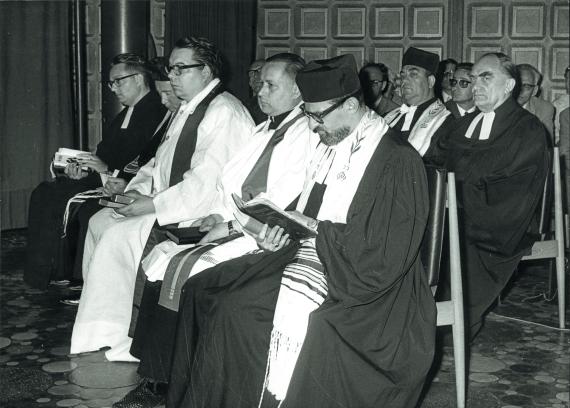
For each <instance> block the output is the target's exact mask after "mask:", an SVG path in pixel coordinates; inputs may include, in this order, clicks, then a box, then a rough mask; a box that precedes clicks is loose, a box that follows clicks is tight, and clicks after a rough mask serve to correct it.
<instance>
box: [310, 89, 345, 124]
mask: <svg viewBox="0 0 570 408" xmlns="http://www.w3.org/2000/svg"><path fill="white" fill-rule="evenodd" d="M351 96H352V95H349V96H347V97H346V98H343V99H341V100H340V101H338V102H337V103H335V104H332V105H331V106H329V107H328V108H326V109H325V110H324V111H321V112H308V111H307V110H306V108H305V104H302V105H301V112H303V114H304V115H305V116H306V117H308V118H309V119H313V120H314V121H315V122H317V123H318V124H319V125H322V124H323V123H325V121H324V120H323V118H324V117H325V116H327V115H328V114H329V113H331V112H332V111H334V110H335V109H337V108H338V107H339V106H340V105H342V104H343V103H344V102H345V101H346V100H347V99H348V98H350V97H351Z"/></svg>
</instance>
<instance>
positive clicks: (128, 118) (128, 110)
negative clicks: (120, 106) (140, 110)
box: [121, 106, 135, 129]
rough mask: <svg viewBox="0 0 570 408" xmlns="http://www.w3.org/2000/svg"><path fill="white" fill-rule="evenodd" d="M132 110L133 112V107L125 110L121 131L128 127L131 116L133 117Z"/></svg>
mask: <svg viewBox="0 0 570 408" xmlns="http://www.w3.org/2000/svg"><path fill="white" fill-rule="evenodd" d="M133 110H135V107H134V106H129V108H128V109H127V114H126V115H125V119H123V123H122V124H121V129H126V128H128V127H129V122H130V121H131V116H133Z"/></svg>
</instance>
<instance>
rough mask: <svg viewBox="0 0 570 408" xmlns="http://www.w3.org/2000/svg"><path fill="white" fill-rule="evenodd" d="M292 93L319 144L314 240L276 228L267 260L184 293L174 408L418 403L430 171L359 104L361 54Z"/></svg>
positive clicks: (423, 370)
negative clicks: (290, 237) (295, 238)
mask: <svg viewBox="0 0 570 408" xmlns="http://www.w3.org/2000/svg"><path fill="white" fill-rule="evenodd" d="M296 82H297V84H298V86H299V89H300V90H301V95H302V97H303V100H304V105H303V111H304V112H305V115H307V117H308V118H309V126H310V127H311V129H312V130H313V131H314V132H316V133H318V134H319V136H320V139H321V144H320V145H319V147H317V151H316V154H315V156H314V158H313V160H312V162H311V164H310V166H309V171H308V172H307V179H306V182H305V187H304V188H303V191H302V193H301V196H300V198H299V201H298V204H297V211H294V212H291V214H292V216H294V217H296V218H297V219H298V220H299V222H301V223H303V224H304V225H306V226H308V227H309V228H312V229H313V230H314V232H315V233H316V237H314V238H307V239H303V240H300V241H299V242H289V243H287V240H283V236H284V235H283V234H284V233H285V231H284V230H283V229H282V228H280V227H278V226H275V227H273V228H271V229H269V230H268V233H267V234H265V235H262V237H260V238H259V239H258V243H259V245H260V246H261V247H262V248H264V249H265V252H263V253H255V254H252V255H246V256H243V257H241V258H238V259H235V260H232V261H229V262H225V263H222V264H219V265H218V266H216V267H214V268H211V269H208V270H205V271H203V272H202V273H201V274H199V275H197V276H196V277H193V278H190V279H189V280H188V281H187V283H186V284H185V286H184V294H183V298H182V299H181V303H180V316H179V320H178V329H177V337H176V345H175V356H174V359H173V368H172V371H171V375H170V387H169V391H168V396H167V407H189V406H191V407H203V408H206V407H228V408H229V407H232V408H240V407H253V406H258V404H259V403H260V401H261V406H262V407H276V406H278V404H280V403H281V404H282V405H281V406H283V407H298V408H304V407H311V408H318V407H323V408H324V407H331V406H352V407H369V406H375V405H377V404H378V403H383V404H384V406H386V407H391V408H398V407H400V408H409V407H413V406H414V405H415V403H416V402H417V399H418V396H419V394H420V391H421V389H422V385H423V382H424V378H425V376H426V374H427V371H428V369H429V367H430V366H431V362H432V357H433V349H434V334H435V318H436V316H435V313H436V310H435V304H434V299H433V296H432V294H431V291H430V288H429V286H428V283H427V278H426V276H425V274H424V270H423V267H422V265H421V262H420V258H419V256H418V252H419V249H420V243H421V241H422V237H423V235H424V230H425V226H426V219H427V213H428V206H429V200H428V196H427V182H426V176H425V170H424V165H423V163H422V160H421V158H420V156H419V155H418V153H417V152H416V151H415V150H414V149H413V148H412V147H411V146H410V145H409V144H408V143H407V142H406V141H404V140H402V138H401V136H400V135H399V134H398V132H397V131H395V130H393V129H390V128H389V126H388V125H387V124H386V122H385V121H384V120H383V119H382V118H381V117H380V116H378V115H377V114H376V113H375V112H373V111H371V110H369V109H368V108H367V107H366V106H365V105H364V102H363V99H362V94H361V89H360V83H359V80H358V74H357V70H356V62H355V60H354V57H353V56H352V55H343V56H340V57H336V58H332V59H330V60H322V61H313V62H312V63H309V64H308V65H307V67H306V68H305V69H303V70H301V71H300V72H299V73H298V74H297V79H296ZM301 211H303V213H301Z"/></svg>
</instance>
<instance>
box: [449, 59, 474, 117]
mask: <svg viewBox="0 0 570 408" xmlns="http://www.w3.org/2000/svg"><path fill="white" fill-rule="evenodd" d="M472 68H473V64H472V63H470V62H463V63H461V64H458V65H457V67H456V69H455V72H454V73H453V78H452V79H450V80H449V85H450V86H451V96H452V99H451V100H449V101H447V102H446V103H445V106H446V108H447V110H449V111H450V112H451V114H452V115H453V117H454V118H456V119H458V118H462V117H464V116H465V115H467V114H469V113H473V112H475V110H476V109H477V108H476V106H475V101H474V100H473V83H472V82H471V78H470V77H469V75H470V74H471V69H472Z"/></svg>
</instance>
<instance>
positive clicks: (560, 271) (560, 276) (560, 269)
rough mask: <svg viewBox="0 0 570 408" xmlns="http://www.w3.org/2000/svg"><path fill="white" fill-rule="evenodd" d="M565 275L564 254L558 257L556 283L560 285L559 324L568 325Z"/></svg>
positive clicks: (561, 326) (562, 326)
mask: <svg viewBox="0 0 570 408" xmlns="http://www.w3.org/2000/svg"><path fill="white" fill-rule="evenodd" d="M565 280H566V279H565V276H564V255H563V254H562V256H560V255H559V256H558V257H556V285H557V286H558V326H559V327H560V328H561V329H564V328H565V327H566V322H565V320H566V315H565V314H566V313H565V312H566V310H565V308H566V282H565Z"/></svg>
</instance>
